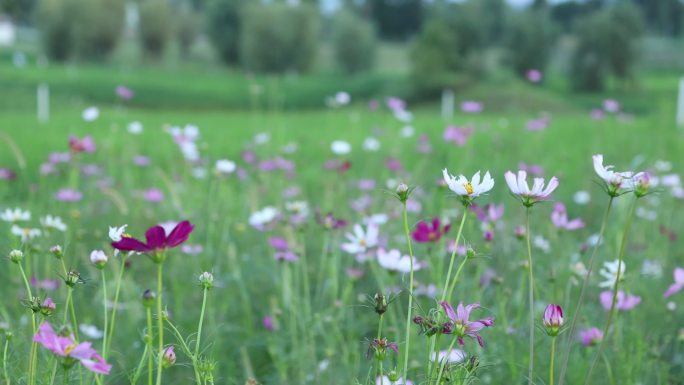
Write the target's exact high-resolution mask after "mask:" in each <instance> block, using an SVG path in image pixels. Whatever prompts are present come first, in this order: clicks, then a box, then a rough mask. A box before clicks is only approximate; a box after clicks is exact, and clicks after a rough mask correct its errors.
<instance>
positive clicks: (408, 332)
mask: <svg viewBox="0 0 684 385" xmlns="http://www.w3.org/2000/svg"><path fill="white" fill-rule="evenodd" d="M404 234H405V235H406V244H407V245H408V250H409V258H410V259H409V263H410V268H411V271H410V273H409V298H408V310H407V311H406V334H405V335H404V341H406V348H404V367H403V368H404V371H403V375H402V378H403V379H404V381H405V380H406V378H407V377H406V374H407V372H408V357H409V350H410V343H411V311H412V310H413V249H412V248H411V237H410V236H409V226H408V211H407V209H406V201H405V200H404Z"/></svg>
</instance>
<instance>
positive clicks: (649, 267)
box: [641, 259, 663, 278]
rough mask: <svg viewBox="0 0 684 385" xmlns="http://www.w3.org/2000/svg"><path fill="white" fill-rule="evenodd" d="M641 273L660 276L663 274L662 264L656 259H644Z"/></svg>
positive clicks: (655, 276)
mask: <svg viewBox="0 0 684 385" xmlns="http://www.w3.org/2000/svg"><path fill="white" fill-rule="evenodd" d="M641 274H643V275H650V276H652V277H654V278H660V277H662V276H663V265H662V264H660V262H658V261H652V260H650V259H645V260H644V262H643V263H642V264H641Z"/></svg>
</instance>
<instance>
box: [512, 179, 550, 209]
mask: <svg viewBox="0 0 684 385" xmlns="http://www.w3.org/2000/svg"><path fill="white" fill-rule="evenodd" d="M505 177H506V183H507V184H508V188H509V189H510V190H511V193H513V194H514V195H517V196H518V197H520V198H521V199H522V202H523V204H524V205H525V206H532V205H533V204H534V203H536V202H537V201H541V200H546V199H548V198H549V196H550V195H551V193H552V192H553V190H555V189H556V187H558V178H556V177H555V176H554V177H551V179H550V180H549V183H548V184H547V185H546V188H544V184H545V183H544V178H534V184H533V185H532V189H530V187H529V185H528V184H527V173H526V172H525V171H523V170H520V171H518V175H517V176H516V175H515V174H514V173H512V172H511V171H507V172H506V174H505Z"/></svg>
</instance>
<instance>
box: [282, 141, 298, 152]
mask: <svg viewBox="0 0 684 385" xmlns="http://www.w3.org/2000/svg"><path fill="white" fill-rule="evenodd" d="M282 151H283V152H284V153H286V154H294V153H295V152H297V143H295V142H290V143H288V144H286V145H284V146H283V148H282Z"/></svg>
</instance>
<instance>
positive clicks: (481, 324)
mask: <svg viewBox="0 0 684 385" xmlns="http://www.w3.org/2000/svg"><path fill="white" fill-rule="evenodd" d="M439 304H440V305H442V308H444V312H445V313H446V315H447V317H449V319H451V321H452V322H453V323H454V326H453V330H452V331H451V332H452V334H454V335H456V338H458V343H459V344H460V345H461V346H463V345H464V341H463V337H465V336H468V337H470V338H472V339H475V340H477V342H478V343H479V344H480V346H482V347H484V340H483V339H482V336H480V335H479V334H478V331H480V330H482V329H484V328H485V327H490V326H492V325H494V318H491V317H489V318H483V319H480V320H476V321H470V320H469V318H470V312H471V311H473V310H474V309H477V308H478V307H480V304H478V303H473V304H470V305H467V306H463V303H459V304H458V307H457V308H456V311H454V309H453V308H452V307H451V305H449V303H448V302H446V301H442V302H440V303H439Z"/></svg>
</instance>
